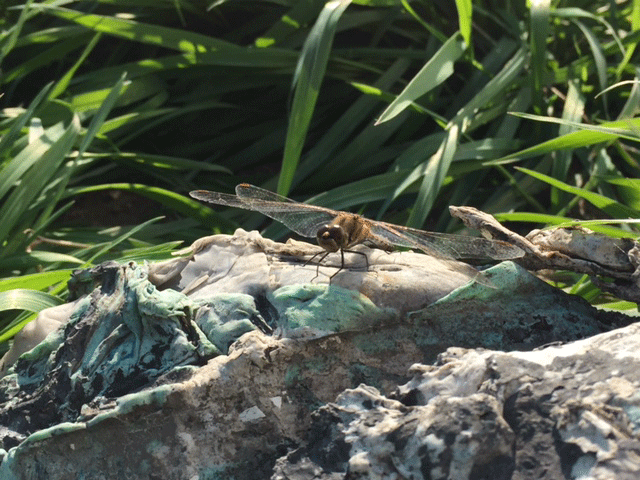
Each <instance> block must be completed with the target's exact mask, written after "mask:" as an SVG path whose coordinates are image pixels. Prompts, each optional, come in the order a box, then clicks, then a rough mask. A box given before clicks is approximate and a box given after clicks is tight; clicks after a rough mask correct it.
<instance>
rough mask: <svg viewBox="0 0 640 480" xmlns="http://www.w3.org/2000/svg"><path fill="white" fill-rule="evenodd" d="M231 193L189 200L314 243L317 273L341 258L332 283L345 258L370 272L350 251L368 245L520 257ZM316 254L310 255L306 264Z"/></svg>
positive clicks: (493, 243)
mask: <svg viewBox="0 0 640 480" xmlns="http://www.w3.org/2000/svg"><path fill="white" fill-rule="evenodd" d="M235 190H236V194H235V195H231V194H227V193H219V192H211V191H208V190H194V191H192V192H190V193H189V195H191V197H193V198H195V199H197V200H200V201H203V202H208V203H214V204H216V205H225V206H229V207H236V208H242V209H245V210H253V211H256V212H260V213H262V214H263V215H266V216H267V217H270V218H272V219H274V220H276V221H278V222H280V223H282V224H283V225H285V226H286V227H287V228H289V229H290V230H292V231H294V232H295V233H297V234H298V235H301V236H303V237H311V238H313V237H315V238H316V239H317V242H318V245H320V246H321V247H322V248H323V249H324V252H320V253H319V254H323V256H322V257H321V258H320V259H319V261H318V268H319V264H320V262H322V261H323V260H324V258H326V256H327V255H329V254H330V253H335V252H340V255H341V267H340V269H339V270H338V271H337V272H336V273H334V274H333V275H332V276H331V278H333V277H334V276H335V275H337V274H338V273H339V272H340V271H341V270H342V269H343V268H344V252H351V253H356V254H360V255H364V257H365V261H366V263H367V269H368V268H369V262H368V259H367V256H366V254H364V253H363V252H359V251H354V250H350V248H351V247H353V246H355V245H358V244H368V245H371V246H373V247H376V248H380V249H382V250H386V251H391V250H393V247H394V246H399V247H407V248H412V249H418V250H421V251H423V252H424V253H426V254H428V255H431V256H433V257H436V258H439V259H443V260H452V259H463V258H474V259H478V258H489V259H493V260H509V259H514V258H519V257H522V256H523V255H524V251H523V250H522V249H521V248H519V247H517V246H515V245H511V244H509V243H506V242H502V241H500V240H490V239H487V238H479V237H467V236H463V235H455V234H447V233H436V232H427V231H425V230H418V229H416V228H409V227H403V226H400V225H394V224H392V223H386V222H382V221H377V220H370V219H368V218H365V217H363V216H361V215H358V214H356V213H349V212H342V211H338V210H332V209H330V208H326V207H319V206H316V205H310V204H307V203H300V202H296V201H295V200H291V199H290V198H287V197H283V196H282V195H278V194H277V193H274V192H271V191H269V190H265V189H263V188H260V187H256V186H255V185H250V184H248V183H241V184H239V185H238V186H236V189H235ZM319 254H316V255H314V256H313V257H312V258H311V259H310V260H309V261H311V260H312V259H313V258H315V257H316V256H317V255H319ZM307 263H308V262H307ZM467 267H469V266H468V265H467ZM469 268H471V267H469ZM476 273H478V272H477V271H476Z"/></svg>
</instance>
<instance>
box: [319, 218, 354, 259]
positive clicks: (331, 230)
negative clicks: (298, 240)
mask: <svg viewBox="0 0 640 480" xmlns="http://www.w3.org/2000/svg"><path fill="white" fill-rule="evenodd" d="M316 238H317V240H318V245H320V246H321V247H322V248H324V249H325V250H326V251H327V252H337V251H338V250H341V249H344V248H347V246H348V244H349V235H347V232H345V231H344V228H342V227H341V226H340V225H336V224H332V225H325V226H324V227H322V228H320V229H319V230H318V234H317V235H316Z"/></svg>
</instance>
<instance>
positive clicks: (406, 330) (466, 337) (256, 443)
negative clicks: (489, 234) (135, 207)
mask: <svg viewBox="0 0 640 480" xmlns="http://www.w3.org/2000/svg"><path fill="white" fill-rule="evenodd" d="M301 245H304V244H300V245H299V244H296V243H294V244H287V245H282V244H275V243H273V242H269V241H266V240H263V239H261V238H260V237H259V236H256V235H255V234H246V233H244V232H240V233H238V234H237V235H236V236H235V237H226V236H217V237H211V238H209V239H203V241H202V242H201V243H200V244H199V245H198V246H197V248H196V249H195V250H196V251H197V253H196V254H195V255H194V256H192V257H186V258H181V259H176V260H174V261H172V262H169V263H164V264H156V265H150V266H148V267H145V266H135V265H124V266H118V265H113V264H106V265H103V266H101V267H98V268H96V269H93V270H91V271H84V272H79V273H78V274H77V275H76V276H75V277H74V282H73V284H72V285H71V287H72V289H73V290H74V291H76V292H77V295H78V296H79V298H78V300H76V301H75V304H74V307H73V308H70V309H69V310H70V311H71V313H70V319H69V320H68V321H67V322H66V323H65V324H64V325H63V327H61V328H60V329H59V330H57V331H55V332H53V333H52V334H50V335H49V336H48V337H47V338H46V339H45V341H44V342H43V343H41V344H40V345H38V346H37V347H36V348H35V349H33V350H32V351H30V352H28V353H26V354H25V355H23V356H22V357H21V358H20V359H19V360H18V362H17V363H16V364H15V365H14V366H13V367H12V368H11V369H9V370H8V372H7V375H6V376H5V377H4V378H3V379H2V380H0V419H1V420H0V425H1V427H0V440H1V441H2V446H3V448H4V449H5V452H4V459H3V461H2V464H1V465H0V478H3V479H5V478H6V479H12V478H20V479H22V478H28V479H31V478H34V479H39V478H43V479H44V478H46V479H56V478H60V479H62V478H65V479H67V478H92V479H93V478H95V479H101V478H105V479H107V478H108V479H111V478H158V479H160V478H162V479H205V478H207V479H209V478H225V479H228V478H233V479H238V480H240V479H261V478H265V479H266V478H278V479H280V478H282V479H284V478H301V479H302V478H304V479H308V478H318V479H334V478H345V479H347V478H348V479H354V478H381V479H382V478H389V479H395V478H397V479H402V478H414V479H420V478H425V479H426V478H431V479H436V478H442V479H445V478H451V479H461V480H462V479H466V478H469V479H480V478H487V479H489V478H492V479H494V478H495V479H500V478H514V479H525V478H526V479H528V478H549V479H555V478H594V479H596V478H597V479H600V478H603V479H604V478H622V479H625V478H638V477H637V475H638V472H637V471H636V470H635V469H636V468H637V466H638V465H640V461H638V460H639V459H640V451H639V450H638V445H639V444H640V443H639V441H640V440H639V439H640V437H639V433H640V429H639V428H638V425H639V423H638V422H640V408H639V407H640V405H638V402H640V395H637V394H636V393H635V392H636V391H637V390H638V382H639V381H640V368H638V367H640V348H639V347H640V329H639V328H638V327H637V326H636V325H635V324H634V325H630V326H626V327H625V328H618V327H623V326H625V325H629V324H630V323H631V321H632V319H631V318H629V317H625V316H623V315H619V314H613V313H606V312H602V311H598V310H595V309H593V308H592V307H590V306H589V305H588V304H586V303H585V302H583V301H582V300H580V299H578V298H576V297H572V296H570V295H566V294H564V293H563V292H561V291H558V290H556V289H554V288H552V287H550V286H548V285H546V284H544V283H543V282H541V281H539V280H537V279H536V278H535V277H533V276H531V275H530V274H529V273H527V272H526V271H524V270H523V269H521V268H519V267H517V266H515V265H514V264H512V263H510V262H505V263H503V264H501V265H498V266H496V267H494V268H492V269H491V270H489V271H486V272H485V273H484V275H483V276H482V280H481V281H474V278H476V277H475V276H476V275H477V273H473V271H470V270H469V268H470V267H464V268H458V267H457V266H456V265H455V262H449V261H447V262H441V263H438V262H434V261H433V259H429V258H428V257H426V256H424V255H418V254H412V253H410V252H403V253H394V254H387V253H384V252H371V251H370V250H368V249H364V250H363V251H365V252H367V253H368V254H373V255H372V256H370V257H369V259H370V263H371V266H370V268H369V270H368V271H363V270H362V269H361V268H359V267H357V266H354V267H353V269H351V264H349V265H348V266H347V267H348V268H346V269H345V270H344V271H340V272H339V273H338V275H336V276H335V277H334V279H333V280H332V283H331V285H327V284H326V283H322V282H321V281H318V279H315V276H316V275H317V274H318V272H320V274H322V272H323V270H324V269H327V268H329V267H321V268H320V269H319V270H318V271H317V270H316V266H314V265H308V266H306V267H305V266H302V265H301V264H300V263H299V262H297V264H296V262H295V255H297V254H299V253H304V252H305V251H306V250H305V248H308V247H304V246H301ZM310 251H311V252H312V251H313V249H311V250H310ZM295 252H298V253H295ZM292 256H293V260H294V263H293V265H292V264H291V263H290V262H291V260H292ZM355 257H358V255H356V256H355ZM378 262H379V263H378ZM421 262H426V263H424V264H422V263H421ZM421 269H422V270H421ZM330 271H332V272H335V269H330ZM416 271H418V272H423V274H422V275H417V274H416V273H415V272H416ZM425 272H428V273H429V274H426V273H425ZM436 272H438V273H436ZM445 272H448V273H445ZM441 275H444V276H445V277H446V281H439V280H440V278H441ZM326 277H328V276H325V279H326ZM311 280H314V283H309V282H310V281H311ZM469 280H470V283H469V284H468V285H467V286H464V287H462V288H458V289H457V290H453V289H454V288H455V287H456V286H459V285H463V284H464V283H465V282H467V281H469ZM476 280H477V279H476ZM301 282H306V283H301ZM168 287H171V288H168ZM344 287H348V288H344ZM452 290H453V291H452ZM434 292H435V293H434ZM613 328H618V330H613V331H611V332H608V333H602V332H607V331H608V330H611V329H613ZM586 337H591V338H586ZM584 338H586V339H584ZM579 339H584V340H579ZM549 342H570V343H566V344H564V345H561V346H547V347H545V348H541V349H539V350H532V349H535V348H536V347H540V346H542V345H544V344H547V343H549ZM451 346H455V348H449V347H451ZM460 347H467V348H470V349H471V350H465V349H464V348H460ZM479 347H485V348H491V349H496V350H503V351H491V350H475V348H479ZM518 350H529V351H527V352H520V351H518ZM507 351H510V352H509V353H507ZM443 352H445V353H443ZM433 362H436V364H435V366H429V364H432V363H433ZM412 365H413V366H412ZM359 385H360V386H359ZM0 453H2V451H0Z"/></svg>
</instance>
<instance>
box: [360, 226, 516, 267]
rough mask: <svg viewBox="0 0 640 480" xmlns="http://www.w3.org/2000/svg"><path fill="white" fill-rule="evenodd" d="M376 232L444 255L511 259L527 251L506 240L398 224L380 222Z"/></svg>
mask: <svg viewBox="0 0 640 480" xmlns="http://www.w3.org/2000/svg"><path fill="white" fill-rule="evenodd" d="M377 227H378V228H376V229H375V231H374V232H373V233H375V234H376V235H380V236H382V237H383V238H387V239H388V240H389V241H391V239H390V237H393V238H396V239H399V240H400V242H402V243H400V242H399V243H396V245H400V246H404V247H411V248H419V249H420V250H422V251H423V252H425V253H428V254H430V255H433V256H436V257H441V258H491V259H494V260H509V259H512V258H519V257H522V256H523V255H524V251H523V250H522V249H521V248H519V247H516V246H515V245H511V244H509V243H506V242H501V241H498V240H489V239H486V238H479V237H466V236H463V235H451V234H447V233H436V232H427V231H424V230H418V229H415V228H408V227H398V226H396V225H391V224H388V223H384V222H378V225H377Z"/></svg>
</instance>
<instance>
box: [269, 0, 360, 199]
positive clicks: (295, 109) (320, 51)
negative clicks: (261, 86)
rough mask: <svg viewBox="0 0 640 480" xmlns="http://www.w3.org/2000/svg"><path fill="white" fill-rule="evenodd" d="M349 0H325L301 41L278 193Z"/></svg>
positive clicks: (294, 161)
mask: <svg viewBox="0 0 640 480" xmlns="http://www.w3.org/2000/svg"><path fill="white" fill-rule="evenodd" d="M350 3H351V0H333V1H330V2H328V3H327V4H326V5H325V6H324V8H323V9H322V12H320V16H319V17H318V20H317V21H316V23H315V25H314V26H313V28H312V29H311V32H309V37H308V38H307V40H306V41H305V43H304V46H303V48H302V53H301V54H300V60H299V61H298V66H297V67H296V73H295V75H294V85H295V93H294V95H293V102H292V105H291V114H290V115H289V127H288V128H287V138H286V140H285V147H284V158H283V159H282V168H281V170H280V178H279V179H278V193H279V194H280V195H285V196H286V195H287V194H288V193H289V189H290V188H291V184H292V183H293V176H294V174H295V171H296V168H297V166H298V161H299V160H300V154H301V153H302V148H303V146H304V142H305V139H306V137H307V131H308V130H309V125H310V123H311V117H312V116H313V111H314V109H315V105H316V100H317V98H318V93H319V91H320V85H321V83H322V80H323V78H324V74H325V71H326V68H327V62H328V61H329V55H330V53H331V45H332V44H333V36H334V34H335V31H336V28H337V25H338V20H339V19H340V16H341V15H342V13H343V12H344V11H345V10H346V8H347V7H348V6H349V4H350Z"/></svg>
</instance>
